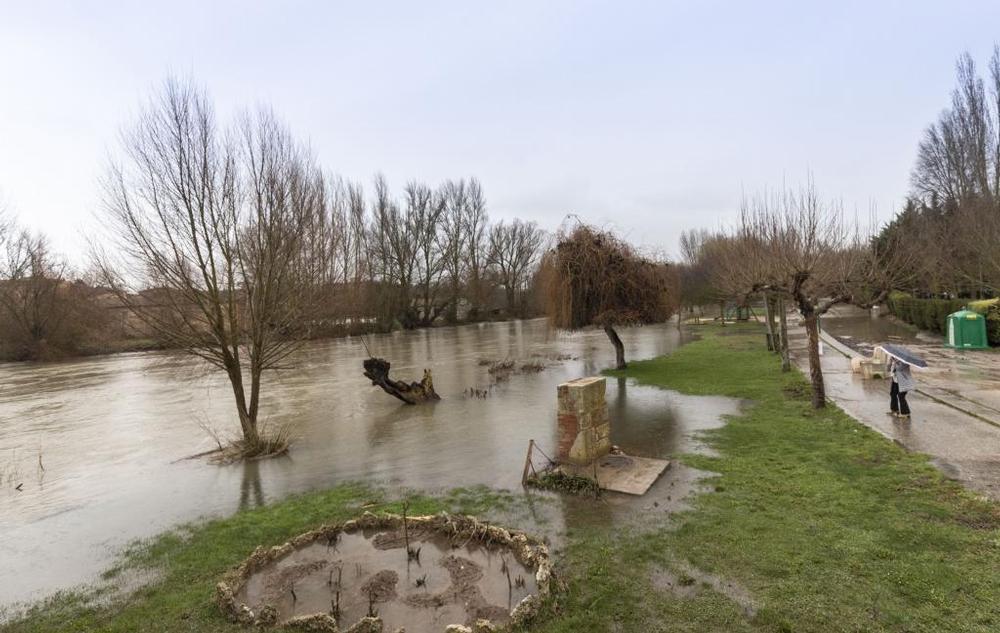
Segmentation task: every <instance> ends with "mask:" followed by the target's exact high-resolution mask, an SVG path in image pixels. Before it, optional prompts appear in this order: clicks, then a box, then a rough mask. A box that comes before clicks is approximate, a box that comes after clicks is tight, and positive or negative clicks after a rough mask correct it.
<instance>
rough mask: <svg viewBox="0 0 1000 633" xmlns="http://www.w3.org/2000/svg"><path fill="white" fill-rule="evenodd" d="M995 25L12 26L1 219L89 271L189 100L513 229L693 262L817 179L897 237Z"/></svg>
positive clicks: (552, 8) (964, 8)
mask: <svg viewBox="0 0 1000 633" xmlns="http://www.w3.org/2000/svg"><path fill="white" fill-rule="evenodd" d="M821 5H822V6H821ZM997 25H1000V2H987V1H982V2H971V1H968V2H964V1H955V2H942V1H934V2H931V1H921V2H917V1H903V0H900V1H898V2H888V1H885V2H878V1H868V2H845V1H838V2H824V3H816V2H802V1H801V0H797V1H789V2H764V1H756V2H743V1H732V2H710V1H698V2H695V1H694V0H689V1H687V2H667V1H660V2H627V1H622V0H619V1H615V2H583V1H579V0H575V1H567V2H548V1H542V0H534V1H528V2H499V1H493V2H475V1H471V0H465V1H462V2H458V1H456V2H430V1H427V0H422V1H420V2H375V1H373V2H320V1H316V2H304V1H302V2H298V1H288V0H286V1H281V2H279V1H277V0H275V1H273V2H252V1H249V0H240V1H232V2H216V1H208V0H201V1H188V0H171V1H169V2H165V1H159V0H149V1H145V2H124V1H122V2H112V1H103V2H72V1H66V2H45V1H39V0H32V1H30V2H25V1H13V0H0V192H2V193H0V197H2V198H3V199H5V200H6V202H7V205H8V206H9V207H11V208H13V209H14V210H15V211H16V212H17V214H18V215H19V217H20V218H21V220H22V222H23V223H25V224H27V225H29V226H31V227H33V228H35V229H37V230H40V231H43V232H44V233H46V234H48V235H49V236H50V237H51V238H52V241H53V243H54V245H55V246H56V248H58V249H59V250H60V251H62V252H64V253H66V254H67V255H69V257H70V258H71V259H73V260H74V261H81V260H82V259H83V257H82V256H83V253H84V252H85V250H86V236H87V234H88V233H92V232H93V230H94V227H95V224H96V222H97V221H98V219H97V218H99V211H100V192H99V187H98V179H99V177H100V175H101V173H102V171H103V169H104V166H105V165H106V163H107V159H108V156H109V155H110V154H113V153H114V152H115V151H116V147H117V143H118V133H119V130H120V129H121V127H122V126H123V125H124V124H126V123H128V121H129V120H130V119H131V117H133V116H134V114H135V112H136V111H137V109H138V107H139V106H140V105H141V104H142V103H143V102H144V101H145V100H146V99H147V98H148V96H149V94H150V92H151V91H152V90H154V89H155V88H156V87H157V86H159V85H160V84H161V83H162V81H163V80H164V78H165V77H166V76H168V75H170V74H175V75H181V76H185V77H186V76H190V77H193V78H194V79H195V80H196V81H197V82H198V83H200V84H202V85H204V86H205V87H206V88H207V89H208V90H209V92H210V93H211V94H212V95H213V97H214V99H215V101H216V103H217V106H218V110H219V112H220V114H222V115H225V116H227V117H228V115H229V114H231V113H233V112H234V111H235V110H237V109H238V108H240V107H243V106H247V105H253V104H255V103H257V102H266V103H270V104H271V105H272V106H273V107H274V108H275V110H277V112H278V113H279V114H280V115H281V116H282V117H283V118H284V119H285V120H286V121H287V122H288V123H289V125H290V126H291V128H292V129H293V131H294V132H295V133H296V134H297V135H299V136H301V137H303V138H307V139H308V140H309V141H310V143H311V145H312V146H313V148H314V149H315V151H316V153H317V155H318V157H319V159H320V161H321V162H322V164H323V165H324V167H325V168H326V169H328V170H329V171H331V172H335V173H339V174H342V175H344V176H346V177H349V178H352V179H359V180H362V181H364V182H365V183H366V184H368V183H370V180H371V177H372V175H373V174H374V173H375V172H378V171H381V172H383V173H384V174H385V175H386V176H387V178H388V179H389V181H390V183H391V184H393V186H394V187H396V188H400V187H402V185H403V184H404V183H405V182H406V181H407V180H410V179H421V180H425V181H428V182H430V183H436V182H438V181H440V180H442V179H445V178H452V177H459V176H469V175H474V176H477V177H478V178H479V179H480V180H481V181H482V182H483V185H484V188H485V191H486V194H487V197H488V201H489V209H490V213H491V215H492V216H493V217H494V218H511V217H521V218H526V219H530V220H535V221H537V222H538V223H539V224H540V225H542V226H543V227H545V228H549V229H552V228H555V227H557V226H558V225H559V223H560V222H561V221H562V219H563V218H564V217H565V216H566V214H568V213H575V214H577V215H579V216H581V217H582V218H584V219H586V220H589V221H593V222H598V223H602V224H610V225H612V226H615V227H616V228H618V229H619V230H621V231H622V232H624V233H625V234H626V235H627V236H628V237H629V238H630V239H632V240H633V241H635V242H638V243H640V244H643V245H646V246H648V247H660V248H663V249H665V250H667V251H670V252H676V244H677V236H678V234H679V232H680V231H681V230H682V229H685V228H690V227H698V226H708V227H715V226H719V225H721V224H724V223H726V222H731V221H732V219H733V218H734V212H735V209H736V207H737V205H738V203H739V199H740V196H741V192H743V191H748V192H752V191H754V190H757V189H759V188H761V187H765V186H776V185H780V184H781V182H782V181H783V180H784V181H786V182H789V183H797V182H799V181H802V180H803V179H805V178H806V176H807V174H808V173H809V172H811V173H812V174H813V176H814V178H815V180H816V182H817V185H818V187H819V188H820V190H821V191H822V192H823V193H824V194H825V195H826V196H828V197H837V198H840V199H842V200H843V202H844V203H845V205H846V206H848V208H853V207H857V208H859V209H867V208H868V206H869V204H870V203H875V204H877V205H878V209H879V212H880V215H881V216H882V217H883V218H887V217H889V216H890V215H891V213H892V212H894V211H895V210H896V209H897V208H898V207H899V206H900V204H901V202H902V200H903V198H904V196H905V195H906V193H907V190H908V181H909V171H910V167H911V165H912V161H913V157H914V153H915V149H916V144H917V142H918V141H919V138H920V135H921V132H922V130H923V129H924V127H925V126H926V125H927V124H928V123H930V122H931V121H932V120H933V119H934V117H936V115H937V113H938V112H939V111H940V110H941V109H942V108H943V107H945V106H946V105H947V102H948V99H949V93H950V90H951V88H952V85H953V78H954V63H955V60H956V58H957V57H958V55H959V54H960V53H962V52H963V51H966V50H968V51H969V52H970V53H972V55H973V56H974V57H975V58H976V60H977V62H979V63H980V64H981V65H985V62H986V60H987V59H988V57H989V54H990V51H991V49H992V46H993V43H994V40H995V39H997V38H1000V31H998V30H997V28H996V27H997Z"/></svg>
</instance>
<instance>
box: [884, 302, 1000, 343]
mask: <svg viewBox="0 0 1000 633" xmlns="http://www.w3.org/2000/svg"><path fill="white" fill-rule="evenodd" d="M886 303H887V304H888V307H889V312H890V313H891V314H893V315H895V316H896V317H898V318H900V319H902V320H903V321H906V322H907V323H911V324H913V325H915V326H917V327H918V328H920V329H922V330H929V331H931V332H936V333H938V334H941V335H942V336H944V335H947V334H948V315H949V314H951V313H952V312H958V311H959V310H961V309H962V308H966V307H968V309H970V310H975V311H976V312H978V313H980V314H982V315H984V316H985V317H986V338H987V339H988V340H989V343H990V345H1000V299H986V300H983V301H970V300H969V299H917V298H916V297H913V296H911V295H908V294H906V293H905V292H894V293H892V294H891V295H889V299H888V300H887V301H886Z"/></svg>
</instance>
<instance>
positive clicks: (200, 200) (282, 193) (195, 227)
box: [96, 80, 324, 455]
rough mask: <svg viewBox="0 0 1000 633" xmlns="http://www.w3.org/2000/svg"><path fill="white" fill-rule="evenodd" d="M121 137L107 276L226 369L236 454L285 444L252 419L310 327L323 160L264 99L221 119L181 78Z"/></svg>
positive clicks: (186, 343)
mask: <svg viewBox="0 0 1000 633" xmlns="http://www.w3.org/2000/svg"><path fill="white" fill-rule="evenodd" d="M123 150H124V157H123V159H122V160H121V161H119V162H116V163H115V164H113V165H112V166H111V167H110V168H109V171H108V175H107V178H106V204H105V208H106V219H107V224H108V226H109V228H110V230H111V232H112V236H111V237H112V240H113V242H112V245H110V246H109V247H108V248H105V249H104V250H103V251H100V252H98V253H96V260H97V264H98V268H99V270H100V271H101V276H102V277H103V281H104V283H106V284H107V285H108V286H110V287H111V288H112V289H113V290H114V291H115V293H116V294H117V296H118V297H119V299H120V300H121V301H122V302H123V303H124V304H125V305H126V306H127V307H128V308H129V309H130V310H131V311H133V312H134V313H135V314H136V315H138V316H139V317H140V318H142V319H143V320H144V321H145V322H146V323H147V325H149V326H151V327H152V328H153V329H154V330H155V331H156V332H158V333H159V335H160V336H162V337H163V338H164V339H165V340H166V341H167V342H168V343H169V344H171V345H173V346H176V347H178V348H181V349H184V350H186V351H187V352H189V353H191V354H193V355H195V356H198V357H200V358H202V359H204V360H206V361H207V362H208V363H210V364H212V365H214V366H216V367H218V368H220V369H221V370H223V371H224V372H225V373H226V375H227V377H228V378H229V382H230V385H231V387H232V392H233V396H234V400H235V405H236V413H237V417H238V419H239V424H240V428H241V430H242V439H241V441H239V442H237V448H239V449H240V450H241V452H242V453H243V454H244V455H259V454H265V453H269V452H274V451H276V450H283V448H284V447H283V446H281V445H275V443H274V442H271V441H270V438H268V437H266V436H264V435H263V434H262V433H261V431H260V428H259V426H258V415H259V411H260V405H261V399H262V379H263V376H264V372H265V371H266V370H268V369H273V368H277V367H279V366H280V365H281V364H282V362H283V361H284V360H285V359H286V357H287V356H288V355H289V354H290V353H291V352H292V351H293V350H294V349H295V348H296V346H297V345H298V343H299V342H300V340H301V338H302V337H303V336H304V335H305V334H306V333H307V332H306V330H307V328H308V324H309V314H310V310H311V307H312V304H313V300H314V292H315V289H316V287H317V285H318V282H319V281H320V279H318V278H317V268H316V266H314V265H313V264H314V262H311V261H308V256H309V255H311V253H310V251H309V249H308V248H306V246H307V244H306V241H305V239H304V236H305V235H306V234H307V232H308V230H309V229H310V228H311V227H312V226H313V222H314V220H315V218H316V217H318V216H319V215H321V214H322V213H323V210H322V209H321V207H322V205H323V204H324V181H323V177H322V176H321V174H320V171H319V170H318V168H317V167H316V165H315V164H314V161H313V159H312V157H311V155H310V154H309V152H308V151H307V150H306V149H305V148H304V147H303V146H302V145H300V144H298V143H296V142H295V141H294V140H293V138H292V136H291V135H290V133H289V132H288V131H287V130H286V129H285V127H284V126H283V125H282V124H280V123H279V122H278V120H277V119H276V117H275V115H274V114H273V113H272V112H271V111H270V110H267V109H261V110H259V111H256V112H252V113H247V114H245V115H244V116H242V117H240V118H239V119H238V121H237V122H236V123H235V124H234V125H233V126H231V127H230V128H228V129H221V128H220V127H219V124H218V121H217V119H216V115H215V112H214V109H213V106H212V103H211V101H210V100H209V98H208V96H207V95H206V94H205V93H204V92H203V91H202V90H200V89H198V88H196V87H195V86H194V85H193V84H192V83H188V82H182V81H177V80H168V81H167V82H166V83H165V84H164V86H163V89H162V90H161V91H160V92H159V93H157V94H156V95H155V97H154V98H153V99H152V100H151V102H150V103H149V105H148V106H147V107H146V108H145V109H144V110H143V111H142V114H141V115H140V116H139V118H138V120H137V121H136V123H135V125H134V126H133V127H131V128H130V129H129V130H127V131H126V132H125V133H124V134H123ZM143 289H153V294H154V295H155V296H156V298H157V300H156V302H155V303H156V304H157V305H158V307H157V308H156V309H150V307H149V302H148V301H143V300H139V297H140V295H139V294H138V293H139V291H140V290H143ZM149 296H150V293H149V292H147V293H146V294H145V297H147V298H148V297H149Z"/></svg>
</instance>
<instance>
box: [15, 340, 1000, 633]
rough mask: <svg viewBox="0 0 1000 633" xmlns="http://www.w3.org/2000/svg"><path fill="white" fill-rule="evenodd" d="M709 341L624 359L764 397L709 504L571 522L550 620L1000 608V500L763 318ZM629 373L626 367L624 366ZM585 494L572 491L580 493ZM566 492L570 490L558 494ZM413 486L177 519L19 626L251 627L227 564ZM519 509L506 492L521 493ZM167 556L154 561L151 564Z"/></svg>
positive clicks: (725, 442)
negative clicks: (811, 371) (939, 459)
mask: <svg viewBox="0 0 1000 633" xmlns="http://www.w3.org/2000/svg"><path fill="white" fill-rule="evenodd" d="M694 329H695V330H696V332H697V333H698V334H699V335H700V340H697V341H695V342H692V343H689V344H688V345H685V346H683V347H681V348H679V349H678V350H677V351H675V352H673V353H672V354H671V355H669V356H666V357H661V358H657V359H654V360H650V361H641V362H634V363H632V364H631V366H630V368H629V369H628V370H627V372H625V373H624V374H623V375H626V376H629V377H631V378H633V379H635V380H636V381H638V382H640V383H644V384H648V385H655V386H658V387H663V388H669V389H675V390H677V391H681V392H685V393H690V394H695V395H725V396H730V397H735V398H740V399H744V400H747V401H749V402H748V404H747V406H746V407H745V408H744V411H743V413H742V414H740V415H736V416H733V417H731V419H730V421H729V423H728V424H727V425H726V426H724V427H722V428H720V429H717V430H714V431H711V432H709V433H708V434H707V437H706V439H707V441H708V443H709V445H710V446H711V447H712V448H713V449H714V454H710V455H705V454H698V455H681V456H675V457H679V458H680V459H681V460H682V461H683V462H684V463H685V464H688V465H690V466H693V467H695V468H699V469H702V470H707V471H712V472H714V473H718V475H717V476H715V477H713V478H712V479H710V480H709V491H708V492H706V493H704V494H700V495H698V496H696V497H695V498H693V499H692V500H691V501H690V502H689V503H690V504H691V505H692V509H691V510H690V511H687V512H684V513H681V514H677V515H673V516H672V517H671V516H668V517H667V518H666V519H665V518H664V516H665V515H664V514H663V513H662V512H657V511H656V509H655V508H653V507H652V504H650V507H648V508H645V510H644V513H645V514H646V515H647V516H646V519H645V520H641V519H640V520H639V521H637V522H636V523H635V524H629V525H610V526H609V525H607V524H603V523H593V524H591V523H588V522H584V521H581V522H580V523H578V524H571V525H569V527H568V529H567V530H566V534H565V536H564V539H565V543H564V544H563V545H562V547H561V548H560V549H559V550H558V552H557V560H556V565H557V570H558V571H559V572H560V575H561V578H562V579H563V580H564V581H565V582H566V591H565V593H564V594H563V596H562V599H561V601H560V605H559V610H558V613H556V614H549V615H548V616H547V619H546V620H545V621H543V622H541V623H540V624H539V625H538V626H536V627H535V629H534V630H537V631H543V632H547V633H569V632H575V631H584V630H586V631H610V630H615V631H637V632H638V631H653V630H656V631H710V630H711V631H715V630H724V631H793V630H794V631H856V630H866V631H870V630H875V631H880V630H881V631H938V630H948V631H987V630H994V629H995V628H996V627H997V626H1000V606H998V605H1000V506H998V505H997V504H993V503H989V502H986V501H984V500H982V499H979V498H976V497H974V496H973V495H972V494H970V493H968V492H967V491H965V490H964V489H962V488H961V487H960V486H958V485H957V484H956V483H954V482H951V481H948V480H946V479H945V478H944V477H943V476H942V475H941V474H940V473H939V472H938V471H937V470H935V469H934V468H932V467H931V466H930V465H929V464H928V463H927V460H926V458H925V457H923V456H921V455H917V454H912V453H909V452H907V451H905V450H904V449H902V448H900V447H899V446H897V445H895V444H893V443H892V442H891V441H889V440H887V439H885V438H883V437H882V436H880V435H878V434H877V433H875V432H874V431H871V430H870V429H868V428H866V427H864V426H862V425H861V424H859V423H858V422H856V421H855V420H853V419H852V418H850V417H849V416H848V415H847V414H845V413H844V412H842V411H841V410H839V409H837V408H836V407H828V408H827V409H826V410H824V411H820V412H815V411H813V410H812V409H810V407H809V398H808V387H807V385H806V382H805V380H804V379H803V378H802V376H801V375H800V374H798V373H796V372H793V373H789V374H782V373H781V372H780V367H779V362H778V359H777V358H776V356H775V355H773V354H769V353H767V352H766V351H764V349H763V337H762V335H761V334H762V328H761V327H760V326H756V325H735V326H733V325H730V326H727V327H726V328H725V329H722V328H719V327H717V326H714V325H705V326H697V327H696V328H694ZM615 375H619V374H615ZM562 502H563V503H566V501H565V500H564V501H562ZM531 503H533V501H532V498H531V497H526V496H524V495H522V494H521V493H520V492H517V493H510V494H508V493H501V492H496V491H491V490H489V489H485V488H479V489H475V490H471V491H469V490H464V491H458V492H454V493H451V494H446V495H443V496H437V497H426V496H425V497H419V498H417V497H414V498H411V509H410V511H411V513H416V512H433V511H437V510H440V509H445V508H447V509H451V510H457V511H465V512H473V513H476V514H486V515H494V514H496V513H502V512H504V511H509V509H510V507H511V506H523V505H525V504H531ZM553 503H560V501H558V500H557V501H553ZM362 507H367V509H369V510H370V511H381V510H396V511H398V509H399V504H398V503H396V502H392V501H391V500H388V499H386V498H385V497H384V495H383V494H381V493H379V492H378V491H375V490H372V489H370V488H366V487H361V486H344V487H338V488H335V489H334V490H331V491H326V492H319V493H311V494H306V495H302V496H299V497H295V498H292V499H290V500H286V501H283V502H280V503H277V504H274V505H268V506H264V507H261V508H257V509H252V510H245V511H241V512H239V513H237V514H235V515H233V516H231V517H229V518H224V519H219V520H216V521H211V522H208V523H202V524H196V525H192V526H189V527H186V528H183V529H180V530H176V531H173V532H169V533H167V534H165V535H163V536H160V537H158V538H156V539H153V540H151V541H149V542H147V543H145V544H143V545H140V546H137V547H135V548H132V549H131V550H130V551H129V552H128V553H126V555H125V556H124V558H123V560H122V562H121V563H120V564H119V565H118V566H117V567H116V569H115V570H113V571H112V572H111V573H110V574H109V576H110V577H112V578H114V577H122V578H124V577H127V576H128V575H129V574H130V572H136V571H139V572H146V574H147V575H152V576H153V577H154V578H155V580H153V581H152V582H151V583H150V584H148V585H147V586H145V587H143V588H142V589H140V590H139V591H137V592H135V593H134V594H132V595H130V596H127V597H124V598H117V599H116V598H108V597H107V596H108V593H107V592H106V591H105V592H104V593H103V594H101V595H98V596H97V598H99V599H100V598H102V597H103V598H104V600H103V601H101V600H99V601H98V603H97V604H96V605H95V604H92V603H88V601H87V599H86V593H85V592H84V593H81V592H75V593H66V594H61V595H59V596H57V597H56V598H54V599H53V600H51V601H49V602H47V603H45V604H42V605H39V606H37V607H35V608H34V609H33V610H32V611H31V612H30V613H29V614H28V615H27V617H26V618H25V619H23V620H21V621H19V622H16V623H12V624H10V625H8V627H7V628H6V629H5V630H7V631H10V632H11V633H26V632H35V631H66V630H88V631H89V630H100V631H136V630H158V631H236V630H240V629H239V628H238V627H235V626H232V625H230V624H228V623H227V622H226V621H225V620H224V619H223V618H222V617H221V615H219V614H218V612H217V611H216V609H215V606H214V604H213V603H212V590H213V587H214V584H215V582H216V580H217V579H218V577H219V576H220V575H221V574H222V572H223V571H224V570H225V569H227V568H228V567H229V566H231V565H233V564H235V563H237V562H238V561H239V560H241V559H242V558H243V557H245V556H246V555H247V554H248V553H249V552H250V551H251V550H252V549H253V548H254V547H255V546H256V545H258V544H268V545H269V544H277V543H281V542H283V541H284V540H286V539H287V538H288V537H290V536H292V535H294V534H296V533H299V532H301V531H304V530H305V529H308V528H309V527H312V526H314V525H316V524H317V523H320V522H324V521H333V520H339V519H343V518H346V517H348V516H351V515H354V514H357V513H358V512H360V511H361V508H362ZM505 509H506V510H505ZM150 570H155V573H154V574H149V571H150Z"/></svg>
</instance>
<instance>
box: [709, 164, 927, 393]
mask: <svg viewBox="0 0 1000 633" xmlns="http://www.w3.org/2000/svg"><path fill="white" fill-rule="evenodd" d="M874 228H875V227H874V226H871V227H865V226H862V225H861V224H860V223H858V222H857V221H848V220H846V219H845V217H844V213H843V210H842V208H841V207H840V205H839V203H836V202H833V203H824V202H822V201H821V200H820V198H819V195H818V193H817V191H816V188H815V186H814V185H813V184H812V183H811V182H810V183H809V184H807V185H806V186H804V187H802V188H801V189H798V190H785V191H783V192H781V193H771V194H768V193H764V194H761V195H759V196H757V197H755V198H753V199H750V200H747V201H745V202H744V204H743V208H742V211H741V220H740V225H739V227H738V229H737V231H736V233H735V235H733V236H732V239H731V240H729V245H728V248H726V250H725V255H724V257H725V264H724V266H723V267H722V274H723V275H724V276H725V277H727V278H728V279H729V280H730V283H732V284H733V285H734V286H736V287H742V288H743V289H745V291H746V292H748V293H756V292H766V293H769V294H777V295H779V296H784V297H787V298H788V299H789V300H790V301H791V302H792V303H793V304H794V305H795V307H796V308H797V309H798V311H799V314H800V315H801V317H802V320H803V324H804V326H805V329H806V334H807V337H808V354H809V373H810V380H811V383H812V403H813V406H814V407H816V408H821V407H823V406H825V404H826V390H825V385H824V382H823V371H822V366H821V364H820V357H819V319H820V317H821V316H822V315H823V314H825V313H827V312H828V311H829V310H830V309H831V308H832V307H833V306H835V305H837V304H842V303H852V304H854V305H858V306H861V307H866V308H867V307H871V306H873V305H876V304H878V303H881V302H882V301H883V300H884V299H885V298H886V296H887V295H888V293H889V292H890V291H891V290H893V289H894V288H895V287H897V285H899V283H900V278H901V275H903V274H905V271H906V270H907V269H908V267H907V266H906V263H905V261H904V258H906V257H909V255H910V253H909V252H908V251H907V250H905V249H902V248H893V247H887V245H885V244H884V243H881V242H879V241H878V240H876V239H875V231H874Z"/></svg>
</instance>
